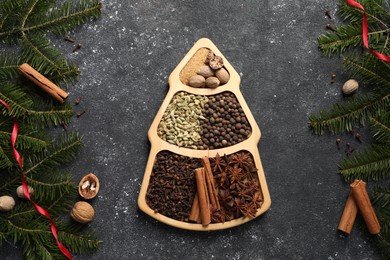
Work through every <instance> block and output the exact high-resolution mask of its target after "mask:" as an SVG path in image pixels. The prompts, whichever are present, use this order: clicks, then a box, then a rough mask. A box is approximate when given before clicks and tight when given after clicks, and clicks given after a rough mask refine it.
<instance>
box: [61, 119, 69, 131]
mask: <svg viewBox="0 0 390 260" xmlns="http://www.w3.org/2000/svg"><path fill="white" fill-rule="evenodd" d="M61 126H62V128H63V129H64V130H65V132H68V126H67V125H66V124H65V122H63V121H62V122H61Z"/></svg>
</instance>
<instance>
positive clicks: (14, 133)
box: [0, 99, 72, 260]
mask: <svg viewBox="0 0 390 260" xmlns="http://www.w3.org/2000/svg"><path fill="white" fill-rule="evenodd" d="M0 103H1V104H3V106H5V107H6V108H7V109H8V110H10V106H9V105H8V104H7V103H6V102H5V101H4V100H1V99H0ZM18 131H19V126H18V122H17V121H16V120H14V127H13V129H12V133H11V146H12V150H13V152H14V157H15V159H16V161H17V162H18V164H19V166H20V169H21V172H20V175H21V177H22V186H23V193H24V196H25V197H26V198H27V199H28V200H29V201H30V202H31V204H32V205H33V206H34V208H35V210H36V211H38V212H39V213H40V214H41V215H43V216H45V217H46V218H47V219H48V220H49V221H50V228H51V233H52V234H53V237H54V239H55V240H56V242H57V246H58V248H59V249H60V250H61V252H62V253H63V254H64V255H65V256H66V257H67V258H68V259H69V260H72V255H71V253H70V252H69V250H68V249H66V247H65V246H64V245H63V244H61V242H60V241H59V240H58V236H57V228H56V225H55V223H54V221H53V219H52V218H51V217H50V215H49V212H47V211H46V210H45V209H44V208H42V207H41V206H39V205H38V204H36V203H35V202H34V201H33V200H32V199H31V197H30V194H29V193H28V186H27V182H26V178H25V177H24V174H23V161H22V157H21V156H20V154H19V152H18V151H17V150H16V148H15V143H16V138H17V136H18Z"/></svg>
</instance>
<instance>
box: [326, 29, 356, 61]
mask: <svg viewBox="0 0 390 260" xmlns="http://www.w3.org/2000/svg"><path fill="white" fill-rule="evenodd" d="M335 30H336V31H335V32H327V33H326V34H323V35H321V36H320V37H319V38H318V48H319V49H320V50H321V51H322V53H323V54H324V55H325V56H327V57H329V56H332V55H335V54H336V53H338V54H342V53H344V52H346V51H347V50H348V49H349V48H351V47H357V46H362V36H361V28H356V27H354V26H352V25H344V26H341V27H338V28H336V29H335Z"/></svg>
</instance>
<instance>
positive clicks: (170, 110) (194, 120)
mask: <svg viewBox="0 0 390 260" xmlns="http://www.w3.org/2000/svg"><path fill="white" fill-rule="evenodd" d="M157 134H158V136H159V137H160V138H161V139H163V140H164V141H166V142H168V143H170V144H174V145H177V146H179V147H186V148H191V149H200V150H202V149H204V150H206V149H219V148H223V147H228V146H232V145H235V144H238V143H240V142H243V141H244V140H246V139H248V138H249V137H250V136H251V134H252V130H251V126H250V124H249V122H248V119H247V117H246V116H245V113H244V111H243V109H242V107H241V105H240V103H239V102H238V100H237V98H236V97H235V95H234V94H233V93H231V92H228V91H225V92H222V93H220V94H217V95H213V96H201V95H194V94H189V93H187V92H179V93H177V94H175V95H174V96H173V98H172V100H171V102H170V104H169V105H168V107H167V109H166V111H165V112H164V115H163V117H162V119H161V121H160V123H159V125H158V129H157Z"/></svg>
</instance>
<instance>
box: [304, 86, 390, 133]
mask: <svg viewBox="0 0 390 260" xmlns="http://www.w3.org/2000/svg"><path fill="white" fill-rule="evenodd" d="M389 106H390V88H387V89H385V90H384V91H378V92H377V93H370V94H361V95H356V96H355V97H353V98H351V99H349V100H348V101H346V102H343V103H340V104H335V105H334V106H333V107H332V109H331V110H329V111H327V110H324V111H321V112H320V113H319V115H311V116H310V117H309V126H310V127H311V129H312V130H313V132H314V133H315V134H318V135H321V134H323V133H324V131H325V130H330V131H331V132H332V133H333V134H339V133H342V132H346V131H352V130H353V129H354V128H355V127H356V126H357V125H360V126H365V125H366V124H367V121H368V119H369V117H373V116H376V115H377V114H380V113H383V112H384V111H386V110H387V109H388V107H389Z"/></svg>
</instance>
